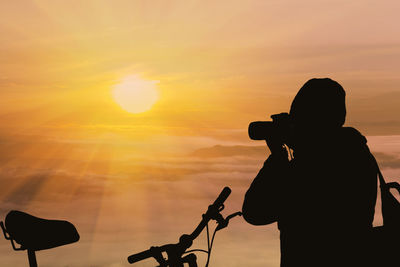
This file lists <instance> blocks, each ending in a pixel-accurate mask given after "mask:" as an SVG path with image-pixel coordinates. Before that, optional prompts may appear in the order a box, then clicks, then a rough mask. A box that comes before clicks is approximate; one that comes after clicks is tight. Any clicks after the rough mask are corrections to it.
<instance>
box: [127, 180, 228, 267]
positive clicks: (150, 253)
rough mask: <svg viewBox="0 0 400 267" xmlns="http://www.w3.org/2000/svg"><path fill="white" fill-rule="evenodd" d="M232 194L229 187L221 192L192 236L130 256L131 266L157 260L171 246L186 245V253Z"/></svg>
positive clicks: (185, 236)
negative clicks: (149, 259)
mask: <svg viewBox="0 0 400 267" xmlns="http://www.w3.org/2000/svg"><path fill="white" fill-rule="evenodd" d="M231 192H232V190H231V189H230V188H229V187H225V188H224V189H223V190H222V191H221V193H220V194H219V196H218V197H217V199H216V200H215V201H214V203H213V204H211V205H210V206H209V207H208V210H207V212H206V214H204V215H203V219H202V220H201V222H200V223H199V225H198V226H197V227H196V229H195V230H194V231H193V232H192V233H191V234H190V235H183V236H181V238H180V241H179V243H177V244H170V245H164V246H161V247H151V248H150V249H148V250H145V251H142V252H139V253H136V254H133V255H131V256H129V257H128V262H129V263H130V264H132V263H135V262H138V261H142V260H144V259H147V258H150V257H155V258H156V257H158V256H159V255H160V253H161V252H164V251H166V249H167V248H168V247H171V246H176V247H178V246H182V245H184V247H183V248H182V253H183V252H185V250H186V249H187V248H188V247H190V246H191V244H192V241H193V240H194V239H195V238H196V237H197V236H198V235H199V234H200V233H201V231H203V229H204V227H206V225H207V223H208V221H209V220H211V219H212V218H214V216H215V215H216V213H218V214H219V211H220V208H221V207H223V204H224V202H225V200H226V199H227V198H228V197H229V195H230V194H231Z"/></svg>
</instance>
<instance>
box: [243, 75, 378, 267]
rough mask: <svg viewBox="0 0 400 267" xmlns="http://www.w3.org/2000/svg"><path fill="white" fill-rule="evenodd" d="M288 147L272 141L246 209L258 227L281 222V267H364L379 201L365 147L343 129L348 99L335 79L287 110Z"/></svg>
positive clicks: (307, 90)
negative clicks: (289, 122)
mask: <svg viewBox="0 0 400 267" xmlns="http://www.w3.org/2000/svg"><path fill="white" fill-rule="evenodd" d="M289 116H290V121H291V123H292V128H291V130H290V132H288V137H287V141H286V145H287V146H289V147H290V148H291V149H293V157H294V159H293V160H290V161H289V160H288V154H287V150H286V149H285V148H284V146H283V143H282V141H279V140H281V138H280V137H279V136H271V137H270V138H269V139H268V140H266V141H267V144H268V147H269V148H270V150H271V155H270V156H269V157H268V159H267V160H266V161H265V163H264V166H263V167H262V169H261V170H260V172H259V173H258V175H257V176H256V178H255V179H254V181H253V183H252V184H251V186H250V188H249V190H248V191H247V193H246V196H245V199H244V203H243V216H244V218H245V220H246V221H247V222H249V223H251V224H253V225H266V224H270V223H273V222H278V228H279V230H280V239H281V266H282V267H292V266H307V267H309V266H321V267H323V266H365V265H366V264H367V263H368V262H369V260H368V257H369V255H371V253H374V252H373V251H370V250H369V248H370V246H369V245H368V233H369V231H371V229H372V222H373V218H374V208H375V202H376V194H377V177H376V169H375V166H374V164H373V162H372V161H371V158H370V152H369V149H368V147H367V145H366V139H365V137H364V136H362V135H361V134H360V133H359V132H358V131H357V130H355V129H354V128H348V127H342V126H343V124H344V122H345V116H346V107H345V91H344V90H343V88H342V86H341V85H340V84H339V83H337V82H335V81H333V80H331V79H311V80H309V81H308V82H306V83H305V84H304V86H303V87H302V88H301V89H300V91H299V92H298V93H297V95H296V97H295V98H294V100H293V102H292V105H291V108H290V113H289Z"/></svg>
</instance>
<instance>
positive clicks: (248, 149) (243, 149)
mask: <svg viewBox="0 0 400 267" xmlns="http://www.w3.org/2000/svg"><path fill="white" fill-rule="evenodd" d="M267 151H268V149H267V148H266V146H240V145H237V146H222V145H216V146H213V147H206V148H200V149H197V150H196V151H194V152H193V153H191V154H190V155H191V156H194V157H199V158H219V157H234V156H242V157H256V158H259V157H266V156H267Z"/></svg>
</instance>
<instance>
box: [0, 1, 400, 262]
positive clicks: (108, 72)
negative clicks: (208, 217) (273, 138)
mask: <svg viewBox="0 0 400 267" xmlns="http://www.w3.org/2000/svg"><path fill="white" fill-rule="evenodd" d="M399 8H400V4H399V3H398V1H380V2H376V1H328V0H324V1H320V0H319V1H316V0H315V1H283V2H282V1H232V0H230V1H194V0H193V1H128V0H127V1H124V0H115V1H103V0H96V1H95V0H93V1H74V0H73V1H50V0H49V1H40V0H31V1H28V0H26V1H12V0H9V1H7V0H6V1H2V2H1V3H0V148H1V151H2V155H1V156H0V170H1V174H0V202H1V209H0V218H4V216H5V214H6V213H7V212H8V211H9V210H10V209H21V210H25V211H27V212H31V213H33V214H35V215H37V216H43V217H49V218H61V219H62V218H63V219H68V220H70V221H72V222H74V223H75V224H76V225H77V227H78V230H79V231H80V233H81V236H82V240H81V241H80V242H79V243H77V244H74V245H71V246H66V247H65V248H58V249H54V250H50V251H45V252H41V254H40V255H39V256H38V261H39V263H41V262H43V263H44V264H47V266H66V265H69V266H88V265H89V264H93V265H96V266H104V267H106V266H107V267H110V266H113V267H119V266H127V263H126V262H125V256H127V255H128V254H129V253H131V252H135V251H139V250H141V249H146V248H148V247H150V246H151V245H157V244H163V243H167V242H176V241H177V239H178V237H179V235H180V234H182V233H184V232H189V231H190V230H192V229H191V228H193V227H194V226H195V224H196V222H197V221H198V220H199V219H200V215H201V213H202V212H203V211H204V209H205V208H206V207H207V205H208V204H209V203H210V202H211V201H213V200H214V198H215V197H216V196H217V195H218V193H219V192H220V190H221V189H222V188H223V187H224V186H225V185H229V186H231V187H232V189H233V194H232V197H231V199H230V200H229V201H230V202H228V203H227V209H229V211H235V210H238V209H240V207H241V201H242V200H243V194H244V192H245V190H246V189H247V187H248V186H249V184H250V182H251V180H252V178H253V177H254V176H255V174H256V173H257V170H258V168H259V167H260V166H261V164H262V162H263V159H264V158H265V156H266V153H267V152H265V153H264V152H263V151H264V150H263V148H262V147H261V146H263V144H262V142H255V141H250V140H249V139H248V137H247V126H248V123H249V122H250V121H253V120H261V119H267V118H268V116H269V115H270V114H273V113H279V112H283V111H288V109H289V106H290V103H291V101H292V99H293V97H294V95H295V93H296V92H297V90H298V89H299V88H300V87H301V86H302V84H303V83H304V82H305V81H307V80H308V79H309V78H312V77H331V78H332V79H335V80H337V81H338V82H340V83H341V84H342V85H343V87H344V88H345V89H346V92H347V109H348V117H347V125H351V126H355V127H357V128H358V129H359V130H360V131H361V132H362V133H364V134H365V135H367V136H368V140H369V143H370V146H371V149H372V150H373V151H376V152H377V153H378V154H377V156H378V158H379V159H380V161H381V164H382V165H383V167H384V168H385V174H387V175H389V176H390V177H393V178H396V177H398V175H399V173H400V172H399V171H398V169H399V168H400V160H399V158H398V155H399V153H400V145H399V144H400V120H399V118H398V114H399V112H400V105H399V104H398V103H399V99H400V89H399V86H400V75H399V74H400V29H399V27H398V24H399V21H398V15H397V12H398V10H399ZM132 76H134V77H139V79H141V80H142V81H143V83H154V84H155V86H156V90H157V93H158V100H157V101H156V102H155V103H154V105H153V106H152V107H151V109H150V110H149V111H146V112H143V113H139V114H132V113H129V112H127V111H126V110H124V109H123V108H121V106H120V105H118V103H117V102H116V101H115V99H114V98H113V88H115V86H117V85H118V84H120V83H121V82H122V81H124V80H125V79H126V78H127V77H132ZM141 100H142V99H140V98H139V99H135V101H141ZM132 103H133V105H134V104H135V102H132ZM136 103H138V102H136ZM249 146H251V147H249ZM253 146H257V147H256V148H254V147H253ZM199 149H200V150H199ZM265 151H266V150H265ZM160 214H161V215H162V216H161V218H158V217H157V215H160ZM177 220H179V221H177ZM164 227H165V228H164ZM220 235H221V236H220V237H218V236H217V247H216V251H217V250H218V252H215V254H214V255H213V258H214V257H215V263H214V264H215V265H214V266H224V261H225V260H229V261H228V262H229V263H230V266H244V265H243V264H245V263H246V265H247V266H271V267H276V266H278V265H279V248H278V233H277V230H276V227H275V226H268V227H264V228H259V227H251V226H249V225H246V224H245V223H244V222H243V221H241V220H240V219H238V221H237V222H235V223H233V224H232V228H228V229H227V230H225V232H223V233H222V232H221V234H220ZM249 240H250V241H249ZM244 241H248V242H249V243H248V244H247V245H246V246H243V243H244ZM203 244H204V243H203ZM253 247H257V250H254V251H251V249H250V248H253ZM69 253H70V254H69ZM0 254H1V255H2V257H0V265H1V266H25V265H26V262H25V261H26V259H25V256H24V255H21V253H13V252H12V251H11V248H10V247H9V244H8V243H7V242H6V241H5V240H3V242H0ZM18 254H19V255H18ZM71 255H72V256H71ZM56 259H61V260H62V261H63V262H61V263H60V264H59V265H57V264H56V263H55V261H56ZM151 263H152V262H151V261H150V262H147V263H146V264H148V265H146V264H145V265H142V266H152V265H151ZM235 264H237V265H235ZM138 266H140V265H138Z"/></svg>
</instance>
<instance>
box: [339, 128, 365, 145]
mask: <svg viewBox="0 0 400 267" xmlns="http://www.w3.org/2000/svg"><path fill="white" fill-rule="evenodd" d="M339 138H340V139H341V141H344V142H346V143H352V144H360V145H365V144H366V143H367V138H365V136H364V135H362V134H361V133H360V131H358V130H357V129H355V128H353V127H341V128H340V130H339Z"/></svg>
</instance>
